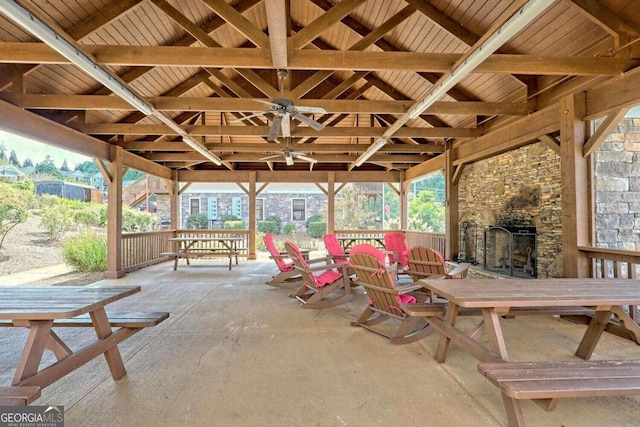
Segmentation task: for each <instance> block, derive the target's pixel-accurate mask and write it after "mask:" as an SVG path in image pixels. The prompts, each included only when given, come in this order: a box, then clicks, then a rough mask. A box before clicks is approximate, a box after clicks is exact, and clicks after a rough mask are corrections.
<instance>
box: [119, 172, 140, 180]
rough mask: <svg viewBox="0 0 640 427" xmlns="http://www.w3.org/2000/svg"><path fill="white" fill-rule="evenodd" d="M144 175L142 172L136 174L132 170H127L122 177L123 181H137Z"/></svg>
mask: <svg viewBox="0 0 640 427" xmlns="http://www.w3.org/2000/svg"><path fill="white" fill-rule="evenodd" d="M143 176H144V174H143V173H142V172H138V171H137V170H134V169H127V171H126V172H125V173H124V175H122V180H123V181H137V180H138V179H140V178H142V177H143Z"/></svg>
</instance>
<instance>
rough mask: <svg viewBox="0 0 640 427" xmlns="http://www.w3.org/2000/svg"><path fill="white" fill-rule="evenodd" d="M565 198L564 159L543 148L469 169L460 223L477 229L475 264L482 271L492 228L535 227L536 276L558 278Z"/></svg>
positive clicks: (536, 146)
mask: <svg viewBox="0 0 640 427" xmlns="http://www.w3.org/2000/svg"><path fill="white" fill-rule="evenodd" d="M561 194H562V193H561V185H560V157H558V156H557V155H556V154H555V152H554V151H552V150H551V149H549V148H547V147H546V145H544V144H542V143H537V144H532V145H528V146H526V147H523V148H520V149H517V150H513V151H510V152H508V153H505V154H502V155H500V156H496V157H493V158H490V159H486V160H482V161H479V162H476V163H473V164H471V165H468V166H467V167H465V169H464V171H463V173H462V175H461V177H460V182H459V199H460V200H459V203H460V204H459V218H460V223H462V222H464V221H470V222H473V223H475V224H477V244H476V245H475V246H476V256H475V258H476V260H477V261H478V262H479V263H480V265H482V263H483V260H484V230H485V229H486V228H487V227H488V226H491V225H503V226H527V227H536V232H537V254H536V255H535V258H536V270H537V276H538V277H560V276H561V275H562V261H561V257H560V256H559V254H560V250H561V246H562V204H561V203H562V198H561ZM461 244H462V243H461Z"/></svg>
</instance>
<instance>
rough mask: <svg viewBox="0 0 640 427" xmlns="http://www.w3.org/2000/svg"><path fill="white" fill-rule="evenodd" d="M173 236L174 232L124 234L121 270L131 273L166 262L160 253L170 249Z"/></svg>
mask: <svg viewBox="0 0 640 427" xmlns="http://www.w3.org/2000/svg"><path fill="white" fill-rule="evenodd" d="M173 236H174V231H173V230H163V231H151V232H142V233H122V252H121V257H122V259H121V266H122V267H121V268H122V269H123V270H124V271H126V272H129V271H133V270H138V269H140V268H143V267H147V266H149V265H152V264H157V263H158V262H161V261H164V260H166V259H167V257H162V256H160V253H161V252H164V251H167V250H168V249H169V248H170V243H171V242H169V238H170V237H173Z"/></svg>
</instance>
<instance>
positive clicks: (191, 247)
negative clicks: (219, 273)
mask: <svg viewBox="0 0 640 427" xmlns="http://www.w3.org/2000/svg"><path fill="white" fill-rule="evenodd" d="M169 241H170V242H176V243H177V244H178V245H179V246H178V250H177V251H175V252H163V253H162V255H168V256H172V257H173V258H174V260H175V262H174V264H173V269H174V270H177V269H178V260H179V259H180V258H185V259H186V261H187V265H189V257H190V256H191V257H198V256H207V255H208V256H225V257H229V270H231V265H232V260H233V258H234V257H235V259H236V265H237V264H238V254H239V248H238V243H239V242H243V241H244V238H243V237H233V236H217V237H212V236H180V237H172V238H170V239H169ZM199 243H203V244H204V245H198V244H199ZM215 243H218V244H220V245H221V246H222V248H217V247H215V246H213V244H215ZM220 249H222V250H220Z"/></svg>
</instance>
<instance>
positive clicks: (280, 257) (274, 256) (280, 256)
mask: <svg viewBox="0 0 640 427" xmlns="http://www.w3.org/2000/svg"><path fill="white" fill-rule="evenodd" d="M269 259H290V258H289V255H287V254H280V255H269Z"/></svg>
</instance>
